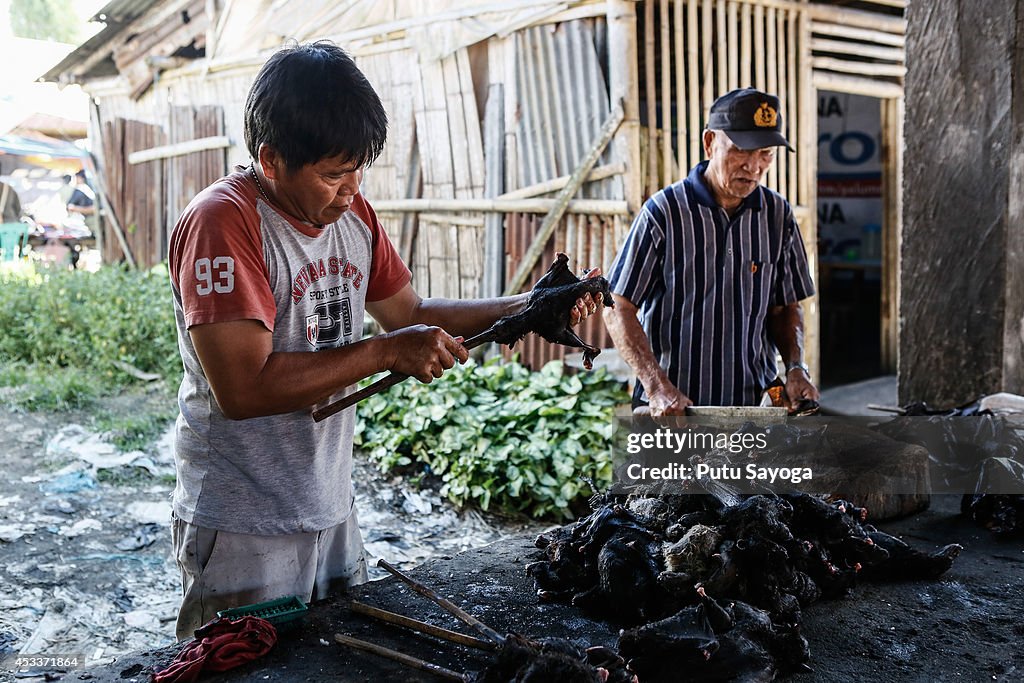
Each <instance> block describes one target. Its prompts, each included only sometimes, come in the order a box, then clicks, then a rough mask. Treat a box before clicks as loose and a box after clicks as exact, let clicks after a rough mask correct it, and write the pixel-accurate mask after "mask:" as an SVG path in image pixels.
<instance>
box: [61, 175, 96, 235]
mask: <svg viewBox="0 0 1024 683" xmlns="http://www.w3.org/2000/svg"><path fill="white" fill-rule="evenodd" d="M73 188H74V190H73V191H72V193H71V197H70V198H69V199H68V203H67V210H68V213H72V214H80V215H82V216H84V217H85V224H86V226H88V228H89V229H90V230H91V231H92V232H93V234H95V233H96V193H95V192H93V190H92V188H91V187H89V185H88V184H87V183H86V181H85V169H82V170H80V171H79V172H78V173H76V174H75V178H74V185H73Z"/></svg>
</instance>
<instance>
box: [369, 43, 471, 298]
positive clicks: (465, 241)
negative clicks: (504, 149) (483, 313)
mask: <svg viewBox="0 0 1024 683" xmlns="http://www.w3.org/2000/svg"><path fill="white" fill-rule="evenodd" d="M360 66H361V67H362V68H364V69H365V71H366V74H367V77H368V78H369V79H370V81H371V83H373V85H374V87H375V88H376V89H377V91H378V94H379V95H380V96H381V100H382V101H383V102H384V104H385V108H386V109H387V111H388V115H389V119H390V120H391V122H392V123H391V125H390V127H389V133H390V139H389V143H388V147H387V148H385V154H384V155H382V158H381V159H379V160H378V161H377V163H375V164H374V166H373V167H372V168H371V170H370V171H369V172H368V173H367V179H365V180H364V191H366V192H367V196H368V197H369V198H370V199H371V202H372V199H373V197H374V196H379V197H388V198H390V197H395V196H396V195H398V196H403V195H404V196H405V197H424V198H432V199H470V198H474V197H482V196H483V189H484V151H483V131H482V128H481V120H480V119H481V117H480V112H479V111H478V107H477V98H476V91H475V86H474V73H473V67H472V64H471V62H470V56H469V50H467V49H460V50H458V51H457V52H456V53H455V54H453V55H451V56H449V57H446V58H444V59H442V60H439V61H438V60H420V59H417V57H416V55H415V53H414V52H412V51H411V50H404V51H394V52H390V53H384V54H380V55H370V56H366V57H362V58H360ZM388 148H391V149H388ZM382 220H383V222H384V224H385V227H386V229H388V230H389V235H390V236H391V238H392V240H394V241H395V243H396V244H398V245H404V246H405V248H404V249H403V252H404V253H403V256H404V257H405V258H406V259H407V261H408V262H409V263H410V266H411V268H412V271H413V284H414V286H415V287H416V290H417V292H419V293H420V294H421V295H423V296H434V297H452V298H472V297H476V296H478V295H479V292H480V286H481V282H482V280H483V269H484V261H483V253H484V230H483V215H482V214H480V213H478V212H477V213H473V212H464V213H445V214H439V213H421V214H418V215H406V216H401V215H397V214H392V215H390V216H383V217H382Z"/></svg>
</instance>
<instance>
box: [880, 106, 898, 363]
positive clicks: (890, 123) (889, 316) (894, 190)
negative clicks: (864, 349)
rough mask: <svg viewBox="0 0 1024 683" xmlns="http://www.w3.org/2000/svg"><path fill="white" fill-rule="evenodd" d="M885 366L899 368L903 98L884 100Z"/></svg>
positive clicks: (883, 259)
mask: <svg viewBox="0 0 1024 683" xmlns="http://www.w3.org/2000/svg"><path fill="white" fill-rule="evenodd" d="M881 106H882V140H883V145H882V152H883V155H882V164H883V165H882V182H883V185H882V206H883V207H884V209H883V210H884V220H883V222H882V301H881V305H880V307H881V313H882V315H881V365H882V370H883V371H885V372H889V373H895V372H896V371H897V368H898V367H899V303H900V302H899V296H900V258H899V250H900V242H901V240H902V234H903V193H902V192H901V191H900V188H901V187H902V186H903V98H902V97H892V98H886V99H883V100H882V103H881Z"/></svg>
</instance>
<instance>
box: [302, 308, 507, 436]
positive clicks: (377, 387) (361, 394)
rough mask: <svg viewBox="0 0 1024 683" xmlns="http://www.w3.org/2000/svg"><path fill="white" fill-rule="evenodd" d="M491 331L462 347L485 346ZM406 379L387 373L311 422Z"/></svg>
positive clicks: (318, 412) (315, 414) (315, 413)
mask: <svg viewBox="0 0 1024 683" xmlns="http://www.w3.org/2000/svg"><path fill="white" fill-rule="evenodd" d="M493 329H494V328H493V326H492V327H491V328H488V329H486V330H484V331H483V332H481V333H480V334H478V335H476V336H475V337H470V338H469V339H467V340H466V341H464V342H462V345H463V346H464V347H465V348H466V350H467V351H468V350H470V349H473V348H476V347H477V346H480V345H481V344H485V343H487V342H489V341H492V340H493V338H494V337H493V334H494V332H493ZM408 378H409V375H403V374H401V373H397V372H389V373H388V374H387V375H385V376H384V377H381V378H380V379H379V380H377V381H376V382H374V383H373V384H371V385H369V386H366V387H363V388H362V389H360V390H359V391H356V392H353V393H351V394H349V395H348V396H345V397H344V398H340V399H338V400H337V401H335V402H334V403H328V404H327V405H326V406H324V407H323V408H320V409H318V410H314V411H313V421H314V422H321V421H323V420H325V419H327V418H329V417H330V416H331V415H334V414H335V413H340V412H341V411H343V410H345V408H350V407H352V406H354V405H355V404H357V403H359V402H360V401H362V400H363V399H364V398H369V397H371V396H373V395H374V394H379V393H380V392H382V391H384V390H386V389H390V388H391V387H393V386H395V385H396V384H398V383H400V382H402V381H404V380H406V379H408Z"/></svg>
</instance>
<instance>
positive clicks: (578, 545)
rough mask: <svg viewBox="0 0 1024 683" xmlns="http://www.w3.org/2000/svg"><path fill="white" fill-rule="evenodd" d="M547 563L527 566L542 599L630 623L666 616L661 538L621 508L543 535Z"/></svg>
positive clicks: (539, 542)
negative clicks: (659, 578)
mask: <svg viewBox="0 0 1024 683" xmlns="http://www.w3.org/2000/svg"><path fill="white" fill-rule="evenodd" d="M536 545H537V547H539V548H542V549H543V550H544V556H545V559H544V560H541V561H539V562H534V563H531V564H530V565H528V566H527V567H526V571H527V573H528V574H529V575H530V576H532V577H533V579H534V582H535V583H536V586H537V595H538V596H539V597H540V598H541V599H542V600H560V601H568V602H571V603H572V604H573V605H576V606H578V607H580V608H581V609H583V610H585V611H587V612H589V613H592V614H596V615H599V616H603V617H607V618H611V619H615V620H617V621H620V622H622V623H626V624H636V623H642V622H644V621H650V620H652V619H656V618H660V617H661V616H664V615H665V614H667V613H670V612H667V611H666V601H667V599H668V597H669V596H668V595H667V594H666V592H665V590H664V589H663V588H662V586H661V585H660V584H659V582H658V575H659V574H660V573H661V572H662V570H663V569H664V566H663V564H662V559H661V551H660V546H661V538H660V537H659V536H658V535H656V534H654V533H653V532H652V531H650V530H649V529H647V528H646V527H644V526H643V524H641V522H640V520H639V519H637V517H636V516H635V515H634V514H633V513H632V512H630V511H629V510H628V509H626V508H625V507H623V506H621V505H616V504H608V505H604V506H602V507H600V508H598V509H597V510H595V511H594V512H593V513H591V514H590V515H589V516H587V517H584V518H583V519H580V520H579V521H577V522H576V523H575V524H572V525H570V526H567V527H562V528H560V529H556V530H555V531H554V532H551V533H545V534H541V535H540V536H539V537H538V538H537V542H536Z"/></svg>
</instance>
